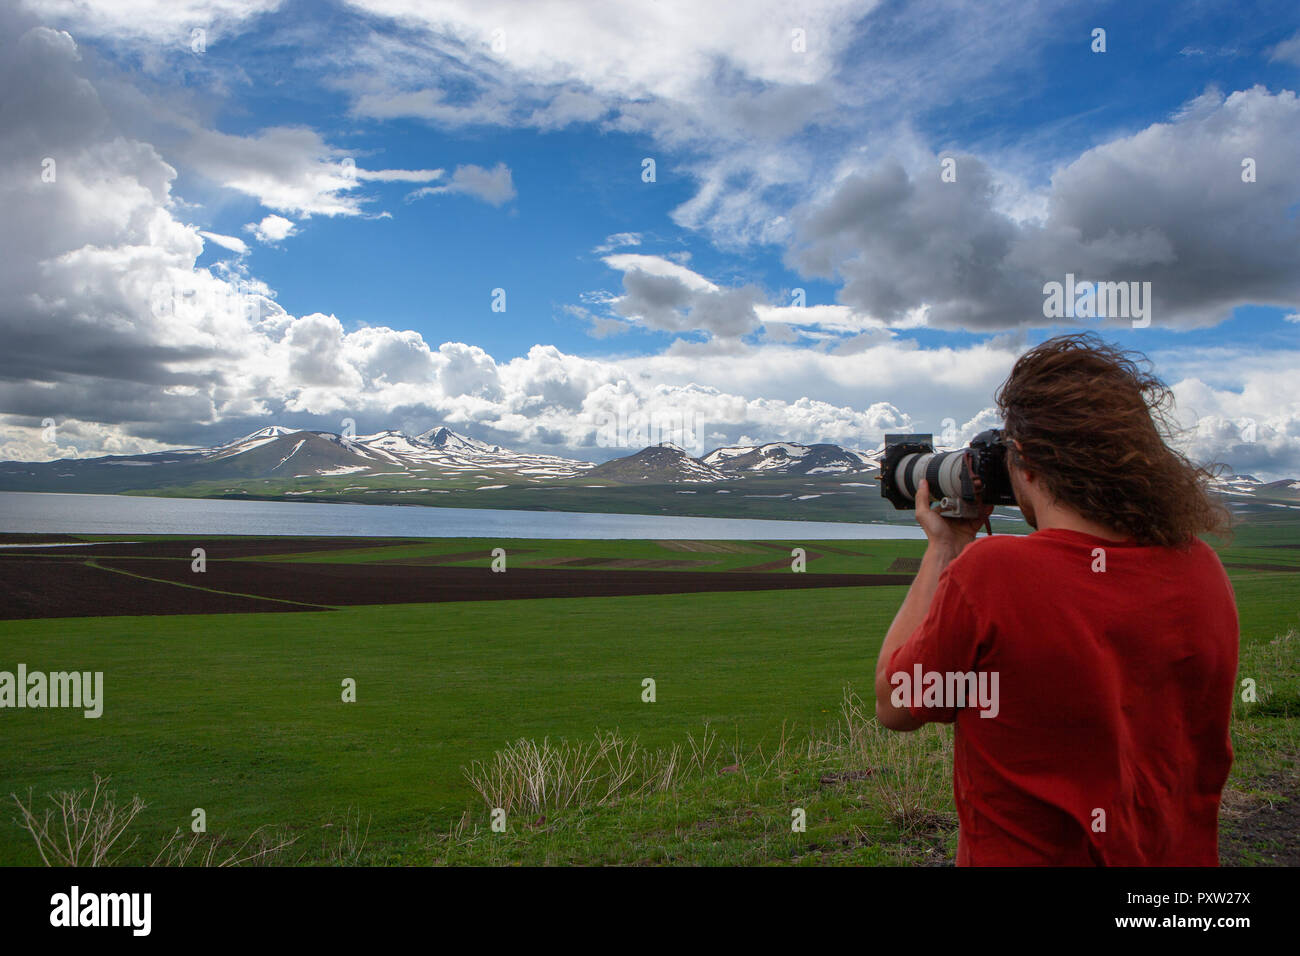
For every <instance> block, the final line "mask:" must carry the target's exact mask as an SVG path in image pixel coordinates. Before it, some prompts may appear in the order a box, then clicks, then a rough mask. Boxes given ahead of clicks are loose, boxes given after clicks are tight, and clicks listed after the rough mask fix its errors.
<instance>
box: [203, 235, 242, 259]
mask: <svg viewBox="0 0 1300 956" xmlns="http://www.w3.org/2000/svg"><path fill="white" fill-rule="evenodd" d="M199 235H200V236H202V237H203V238H204V239H209V240H211V241H212V242H215V243H216V244H217V245H219V246H221V247H222V248H223V249H229V250H230V251H231V252H234V253H237V254H239V255H241V256H242V255H246V254H247V253H248V243H246V242H245V241H244V240H243V239H237V238H235V237H234V236H223V235H221V234H220V233H217V232H205V231H203V230H199Z"/></svg>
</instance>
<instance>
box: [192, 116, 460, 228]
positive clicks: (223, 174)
mask: <svg viewBox="0 0 1300 956" xmlns="http://www.w3.org/2000/svg"><path fill="white" fill-rule="evenodd" d="M180 152H181V154H182V156H183V158H184V159H185V161H186V162H187V163H188V164H189V165H190V166H191V167H192V168H193V169H194V170H195V171H197V172H198V173H200V174H201V175H203V176H204V177H206V178H207V179H209V180H211V181H213V182H215V183H217V184H219V185H221V186H224V187H226V188H227V189H234V190H237V191H239V192H241V193H244V194H246V195H249V196H252V197H254V198H255V199H257V200H258V201H259V202H260V203H262V205H264V206H266V207H267V208H268V209H273V210H275V211H276V212H280V213H288V214H290V215H297V216H301V217H304V218H307V217H310V216H313V215H321V216H358V215H361V214H362V213H363V211H364V206H365V204H366V202H368V199H367V197H365V196H363V195H361V194H360V193H358V192H357V190H358V189H359V188H360V185H361V183H363V182H369V181H376V182H390V181H399V182H428V181H430V180H434V179H437V178H439V177H440V176H441V175H442V170H440V169H423V170H401V169H373V170H372V169H363V168H360V167H358V166H357V164H356V160H355V159H353V158H352V156H351V155H349V153H348V152H347V151H346V150H342V149H339V148H336V147H333V146H330V145H329V144H328V143H326V142H325V140H324V139H322V138H321V135H320V134H319V133H318V132H316V131H315V130H313V129H309V128H307V127H303V126H277V127H271V128H269V129H264V130H262V131H261V132H259V133H257V134H255V135H252V136H237V135H234V134H231V133H222V132H219V131H217V130H211V129H198V130H196V131H195V132H194V134H193V135H192V136H191V137H190V138H189V139H188V140H186V141H185V142H184V144H183V145H182V146H181V147H180Z"/></svg>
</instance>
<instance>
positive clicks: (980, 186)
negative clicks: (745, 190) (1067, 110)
mask: <svg viewBox="0 0 1300 956" xmlns="http://www.w3.org/2000/svg"><path fill="white" fill-rule="evenodd" d="M954 159H955V162H956V165H955V170H956V181H955V182H945V181H943V180H942V179H941V178H940V164H939V158H938V157H937V156H935V157H930V158H929V159H928V160H927V161H926V162H925V163H924V165H919V166H914V167H913V168H911V169H908V168H905V167H904V165H903V164H902V163H901V162H899V161H897V160H883V161H881V162H880V163H878V164H876V165H874V166H871V167H869V168H866V169H861V170H854V171H852V172H849V173H847V174H846V175H844V176H843V178H842V179H841V180H840V181H839V182H838V183H837V184H836V185H835V186H834V187H833V188H832V189H830V190H829V192H828V194H827V195H826V196H825V197H823V198H822V199H820V200H818V201H815V202H813V203H810V204H809V205H808V206H806V207H805V208H803V209H802V210H801V211H800V212H799V213H798V214H797V218H798V229H797V235H798V241H797V243H796V244H795V246H794V247H793V248H792V249H791V251H790V253H789V256H788V260H789V262H790V263H791V265H793V266H794V267H795V268H797V269H799V270H800V271H801V272H803V273H804V274H806V275H809V276H819V277H825V278H836V279H839V280H841V281H842V282H843V287H842V290H841V292H840V296H839V298H840V301H841V302H842V303H843V304H845V305H847V306H849V307H851V308H853V309H856V310H859V311H861V312H863V313H865V314H867V315H871V316H874V317H876V318H879V319H883V320H884V321H886V322H889V323H891V324H895V323H900V322H902V321H904V320H906V318H907V317H908V315H909V314H911V313H914V312H915V310H918V309H923V310H924V314H925V318H926V322H927V324H929V325H932V326H937V327H941V328H951V329H957V328H964V329H1003V328H1015V327H1020V326H1033V325H1038V326H1041V325H1048V324H1051V323H1050V322H1048V321H1045V319H1044V315H1043V300H1044V290H1043V286H1044V284H1045V283H1047V282H1052V281H1056V282H1064V281H1065V277H1066V275H1067V274H1073V275H1075V276H1076V277H1077V278H1078V280H1079V281H1084V280H1089V281H1125V282H1133V281H1140V282H1150V283H1151V293H1152V299H1153V307H1152V315H1151V321H1152V322H1153V323H1154V324H1156V325H1159V326H1161V327H1169V328H1191V327H1200V326H1207V325H1212V324H1214V323H1217V322H1220V321H1222V320H1224V319H1225V318H1227V317H1228V316H1229V315H1230V314H1231V311H1232V309H1233V308H1234V307H1236V306H1239V305H1246V304H1252V303H1253V304H1262V305H1282V306H1294V304H1295V303H1296V302H1298V301H1300V271H1297V269H1296V258H1295V249H1296V247H1297V244H1300V220H1297V219H1296V218H1295V217H1293V216H1292V217H1288V216H1282V215H1278V210H1280V209H1285V208H1288V207H1291V206H1293V205H1294V204H1295V203H1296V202H1297V201H1300V101H1297V98H1296V95H1295V94H1294V93H1292V92H1289V91H1284V92H1281V93H1277V94H1272V93H1269V92H1268V91H1267V90H1265V89H1263V88H1261V87H1256V88H1253V89H1250V90H1245V91H1241V92H1237V93H1233V94H1232V95H1230V96H1226V97H1225V96H1224V95H1222V94H1220V93H1218V92H1217V91H1213V90H1212V91H1210V92H1207V93H1206V94H1204V95H1203V96H1201V97H1199V98H1197V99H1196V100H1195V101H1193V102H1191V103H1189V104H1187V106H1186V107H1185V108H1183V109H1182V110H1180V111H1179V112H1178V113H1177V114H1176V115H1174V116H1173V117H1171V118H1170V119H1169V120H1168V121H1167V122H1163V123H1157V124H1154V125H1152V126H1150V127H1148V128H1146V129H1144V130H1142V131H1141V132H1139V133H1136V134H1134V135H1132V136H1127V137H1122V138H1119V139H1116V140H1112V141H1110V142H1107V143H1104V144H1102V145H1099V146H1096V147H1093V148H1092V149H1089V150H1087V151H1086V152H1084V153H1083V154H1082V155H1080V156H1079V157H1078V158H1077V159H1075V160H1073V161H1072V162H1069V163H1067V164H1066V165H1064V166H1063V167H1061V168H1060V169H1058V170H1057V171H1056V173H1055V174H1054V175H1053V177H1052V181H1051V185H1050V186H1049V187H1048V188H1047V189H1046V191H1045V195H1044V197H1043V199H1044V207H1045V209H1046V213H1045V216H1044V217H1043V218H1041V219H1025V220H1017V219H1016V218H1014V217H1013V216H1012V215H1011V214H1009V213H1008V212H1007V211H1006V210H1007V207H1009V206H1011V205H1014V203H1015V200H1014V198H1013V197H1008V196H1006V195H1005V189H1006V186H1005V182H1004V181H1003V180H1001V179H1000V177H998V176H996V175H995V174H994V172H993V171H992V170H990V169H989V167H988V166H987V165H986V164H985V163H984V162H982V161H981V160H980V159H979V158H977V157H974V156H956V157H954ZM1247 159H1249V160H1250V161H1251V162H1253V164H1254V168H1255V169H1256V170H1258V172H1257V179H1256V180H1254V181H1247V179H1246V177H1245V176H1244V173H1243V162H1244V161H1245V160H1247ZM1130 318H1131V317H1121V318H1118V319H1110V320H1109V324H1115V323H1127V322H1129V320H1130Z"/></svg>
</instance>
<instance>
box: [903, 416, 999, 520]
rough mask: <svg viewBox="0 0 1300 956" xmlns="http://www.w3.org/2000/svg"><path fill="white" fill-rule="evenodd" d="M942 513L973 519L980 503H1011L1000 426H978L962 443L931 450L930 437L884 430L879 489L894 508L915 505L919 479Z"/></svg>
mask: <svg viewBox="0 0 1300 956" xmlns="http://www.w3.org/2000/svg"><path fill="white" fill-rule="evenodd" d="M922 478H924V479H925V480H926V481H927V482H929V486H930V501H931V502H932V505H931V507H933V503H938V506H939V507H938V511H939V514H941V515H943V516H944V517H945V518H975V517H978V516H979V514H980V510H981V509H982V508H983V507H984V506H985V505H1014V504H1015V503H1016V499H1015V495H1014V494H1012V491H1011V475H1010V474H1008V472H1007V440H1006V435H1005V433H1004V432H1003V430H1002V429H1000V428H990V429H988V430H987V431H982V432H980V433H979V434H978V435H976V436H975V437H974V438H972V439H971V443H970V445H969V446H967V447H966V448H961V449H958V450H957V451H944V452H936V451H935V450H934V436H933V435H922V434H908V435H886V436H885V453H884V456H883V457H882V458H881V460H880V494H881V497H883V498H885V499H886V500H888V501H889V502H890V503H891V504H892V505H893V506H894V507H895V508H897V509H898V510H899V511H904V510H910V509H912V508H915V507H916V489H917V486H918V485H920V483H921V479H922Z"/></svg>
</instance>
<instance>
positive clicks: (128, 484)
mask: <svg viewBox="0 0 1300 956" xmlns="http://www.w3.org/2000/svg"><path fill="white" fill-rule="evenodd" d="M879 455H880V450H879V449H877V450H873V451H859V450H854V449H848V448H843V447H841V446H839V445H833V444H827V443H817V444H811V445H804V444H801V443H799V442H784V441H778V442H767V443H764V444H759V445H729V446H723V447H720V448H715V449H714V450H712V451H710V452H708V453H707V454H704V455H702V456H700V457H694V456H692V455H690V454H689V453H687V452H686V451H685V450H684V449H682V448H680V447H678V446H677V445H674V444H672V443H670V442H663V443H660V444H658V445H651V446H648V447H646V448H643V449H641V450H640V451H637V452H634V453H633V454H630V455H626V456H624V457H622V458H615V459H612V460H610V461H606V462H603V463H600V464H595V463H593V462H589V461H581V460H577V459H573V458H564V457H561V456H558V455H545V454H536V453H531V452H517V451H512V450H510V449H507V448H503V447H502V446H500V445H496V444H490V443H488V442H483V441H480V440H478V439H475V438H471V437H469V436H466V435H463V434H460V433H458V432H456V431H453V430H452V429H450V428H448V427H446V426H438V427H435V428H431V429H429V430H428V431H425V432H422V433H420V434H418V435H413V436H412V435H408V434H406V433H404V432H401V431H392V430H386V431H380V432H376V433H374V434H372V435H362V436H350V435H340V434H336V433H334V432H325V431H313V430H303V429H295V428H288V427H285V426H283V425H271V426H269V427H266V428H262V429H259V430H258V431H255V432H253V433H252V434H250V435H244V436H243V437H242V438H237V439H235V440H233V441H229V442H226V443H224V444H221V445H216V446H213V447H210V448H185V449H177V450H174V451H163V452H154V453H151V454H145V455H125V456H123V455H110V456H106V457H101V458H65V459H59V460H57V461H49V462H15V461H5V462H0V491H69V492H99V493H117V492H126V491H138V492H149V491H152V490H157V489H164V488H186V487H196V486H200V485H202V486H203V492H204V493H217V494H220V493H222V492H223V490H224V491H228V492H239V493H248V491H249V489H248V487H246V486H247V484H248V483H249V482H254V483H256V484H257V485H258V486H265V487H266V490H265V491H264V492H263V491H256V493H266V494H298V495H302V494H310V493H314V491H315V490H316V489H312V490H311V491H305V490H302V487H301V480H304V479H319V480H320V482H322V483H325V484H326V485H327V486H328V489H329V490H331V491H343V492H351V491H356V490H360V489H362V488H365V489H371V488H379V487H382V488H383V489H384V490H386V491H388V492H391V493H395V494H401V493H403V489H404V488H406V487H407V486H408V485H414V484H419V485H423V486H424V487H420V488H411V489H410V490H411V491H412V492H414V491H420V492H429V493H433V492H434V491H435V489H434V488H431V487H429V486H431V485H437V484H444V485H452V484H454V485H455V486H456V487H460V488H465V489H467V490H475V489H477V490H485V489H496V488H502V487H506V486H519V485H525V486H539V487H541V486H557V485H559V486H563V485H573V483H574V482H575V480H576V481H581V482H582V484H581V485H580V486H579V487H586V488H594V487H611V486H615V487H617V486H627V485H644V486H656V485H685V486H690V485H703V484H718V483H725V482H736V481H742V483H748V484H752V483H753V480H763V479H776V478H779V477H784V478H788V479H790V480H794V479H799V480H801V481H802V480H807V481H809V482H819V481H821V480H823V479H825V480H833V479H842V478H845V477H851V478H857V477H858V476H861V477H862V478H863V481H861V482H858V483H856V484H854V483H849V484H848V485H844V488H846V489H847V488H861V487H864V486H865V484H866V483H867V482H874V480H875V478H876V477H877V475H878V474H879V468H878V466H877V459H878V457H879ZM277 479H285V481H283V482H281V481H278V480H277ZM747 479H748V480H749V481H745V480H747ZM480 481H486V482H489V484H485V485H476V484H475V483H476V482H480ZM353 482H362V483H363V484H360V485H357V484H351V483H353ZM494 482H495V483H494ZM588 482H598V483H599V484H588ZM222 483H231V487H229V488H225V489H223V488H220V487H216V486H217V485H221V484H222ZM271 485H274V486H275V487H277V488H279V489H280V490H279V491H276V490H274V489H273V488H272V487H270V486H271ZM1213 485H1214V488H1215V489H1216V490H1217V491H1219V492H1220V493H1221V494H1223V495H1225V496H1227V497H1228V498H1229V499H1230V500H1231V499H1236V500H1238V501H1243V500H1245V499H1254V500H1257V501H1259V500H1271V501H1275V502H1279V504H1278V505H1277V506H1278V507H1288V506H1290V505H1289V503H1290V502H1293V501H1295V502H1300V481H1297V480H1294V479H1284V480H1281V481H1274V482H1262V481H1260V480H1259V479H1257V478H1255V477H1253V476H1251V475H1228V476H1224V477H1220V478H1217V479H1215V481H1214V482H1213ZM321 490H326V489H321ZM792 494H793V492H792ZM368 500H373V499H368Z"/></svg>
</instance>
